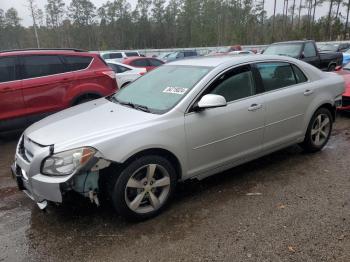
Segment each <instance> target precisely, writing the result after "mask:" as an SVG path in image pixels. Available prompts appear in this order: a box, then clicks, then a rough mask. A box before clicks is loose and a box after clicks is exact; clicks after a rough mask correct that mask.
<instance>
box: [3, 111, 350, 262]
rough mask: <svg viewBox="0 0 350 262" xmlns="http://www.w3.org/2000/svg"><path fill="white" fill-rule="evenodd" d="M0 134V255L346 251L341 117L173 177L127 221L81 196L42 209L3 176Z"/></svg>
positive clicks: (221, 257) (348, 199) (240, 255)
mask: <svg viewBox="0 0 350 262" xmlns="http://www.w3.org/2000/svg"><path fill="white" fill-rule="evenodd" d="M17 139H18V135H16V134H14V135H7V136H3V137H1V138H0V243H1V244H0V261H317V262H319V261H350V117H348V116H341V117H338V119H337V122H336V125H335V128H334V131H333V135H332V137H331V140H330V142H329V144H328V145H327V147H326V148H325V149H324V150H322V151H321V152H319V153H316V154H305V153H303V152H302V151H301V150H300V148H299V147H297V146H293V147H290V148H287V149H285V150H282V151H279V152H277V153H274V154H272V155H269V156H267V157H264V158H261V159H259V160H257V161H254V162H251V163H249V164H246V165H243V166H240V167H238V168H234V169H231V170H229V171H227V172H224V173H221V174H218V175H215V176H212V177H210V178H207V179H205V180H203V181H200V182H198V181H189V182H185V183H183V184H180V185H179V187H178V189H177V193H176V197H175V201H174V202H173V204H172V205H171V206H170V208H168V209H167V210H166V211H165V212H164V213H163V214H162V215H160V216H158V217H156V218H154V219H151V220H148V221H146V222H141V223H128V222H125V221H123V220H122V219H121V218H120V217H119V216H118V215H116V214H114V212H113V210H112V208H111V207H110V206H109V205H107V204H106V205H104V206H102V207H100V208H97V207H95V206H93V205H92V204H90V203H88V202H85V201H77V202H73V204H72V205H70V206H49V207H48V208H47V210H46V211H45V212H43V211H40V210H39V209H38V207H37V206H36V205H35V203H33V202H32V201H31V200H30V199H28V198H27V197H26V196H25V195H24V194H23V193H22V192H20V191H18V190H17V189H16V186H15V182H14V181H13V180H12V178H11V174H10V171H9V167H10V164H11V162H12V161H13V156H14V151H15V146H16V143H17Z"/></svg>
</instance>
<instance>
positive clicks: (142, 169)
mask: <svg viewBox="0 0 350 262" xmlns="http://www.w3.org/2000/svg"><path fill="white" fill-rule="evenodd" d="M175 185H176V173H175V169H174V167H173V166H172V164H171V163H170V162H169V161H168V160H167V159H166V158H163V157H160V156H143V157H141V158H138V159H136V160H134V161H132V162H131V163H130V164H128V165H127V166H126V167H125V168H124V169H123V170H122V171H121V173H120V175H119V177H118V178H117V179H116V181H115V184H114V187H113V190H112V192H111V199H112V202H113V205H114V208H115V209H116V210H117V212H118V213H119V214H121V215H122V216H123V217H125V218H128V219H132V220H144V219H147V218H151V217H154V216H156V215H158V214H159V213H161V212H162V211H163V209H164V208H165V207H166V205H167V204H168V203H169V201H170V199H171V196H172V194H173V191H174V189H175Z"/></svg>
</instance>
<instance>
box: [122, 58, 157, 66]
mask: <svg viewBox="0 0 350 262" xmlns="http://www.w3.org/2000/svg"><path fill="white" fill-rule="evenodd" d="M143 59H155V60H158V61H160V62H163V61H162V60H159V59H157V58H155V57H147V56H146V57H145V56H131V57H128V58H125V59H124V60H122V62H123V64H125V63H130V62H132V61H135V60H143Z"/></svg>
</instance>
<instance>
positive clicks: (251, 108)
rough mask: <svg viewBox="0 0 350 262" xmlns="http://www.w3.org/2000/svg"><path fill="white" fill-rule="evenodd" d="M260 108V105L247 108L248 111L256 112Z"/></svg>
mask: <svg viewBox="0 0 350 262" xmlns="http://www.w3.org/2000/svg"><path fill="white" fill-rule="evenodd" d="M260 108H262V104H252V105H251V106H250V107H248V111H256V110H259V109H260Z"/></svg>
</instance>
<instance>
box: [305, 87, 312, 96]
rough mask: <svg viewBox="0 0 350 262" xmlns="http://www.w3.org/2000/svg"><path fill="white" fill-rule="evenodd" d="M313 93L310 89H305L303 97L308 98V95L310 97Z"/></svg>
mask: <svg viewBox="0 0 350 262" xmlns="http://www.w3.org/2000/svg"><path fill="white" fill-rule="evenodd" d="M313 92H314V91H312V90H310V89H306V90H305V91H304V96H309V95H311V94H312V93H313Z"/></svg>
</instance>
